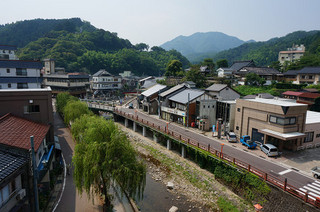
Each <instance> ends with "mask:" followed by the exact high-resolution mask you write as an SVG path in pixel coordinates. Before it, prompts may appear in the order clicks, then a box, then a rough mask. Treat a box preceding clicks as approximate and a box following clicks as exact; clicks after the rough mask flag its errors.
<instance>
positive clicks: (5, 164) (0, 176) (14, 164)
mask: <svg viewBox="0 0 320 212" xmlns="http://www.w3.org/2000/svg"><path fill="white" fill-rule="evenodd" d="M26 162H27V158H25V157H23V156H20V155H15V154H13V153H9V152H4V151H0V182H1V181H2V180H4V179H5V178H6V177H8V176H10V175H11V174H12V173H14V172H15V171H16V170H18V169H19V168H20V167H22V166H23V165H24V164H25V163H26Z"/></svg>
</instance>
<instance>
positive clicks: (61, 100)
mask: <svg viewBox="0 0 320 212" xmlns="http://www.w3.org/2000/svg"><path fill="white" fill-rule="evenodd" d="M71 100H74V101H79V99H77V98H76V97H74V96H71V95H70V94H69V93H68V92H63V93H59V94H58V95H57V98H56V108H57V111H58V112H59V113H60V114H63V111H64V107H65V106H66V105H67V103H68V102H69V101H71Z"/></svg>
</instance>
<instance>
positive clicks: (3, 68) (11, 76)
mask: <svg viewBox="0 0 320 212" xmlns="http://www.w3.org/2000/svg"><path fill="white" fill-rule="evenodd" d="M41 69H42V63H41V62H40V61H26V60H0V76H1V78H0V89H27V88H31V89H32V88H41V82H42V79H41V77H40V70H41Z"/></svg>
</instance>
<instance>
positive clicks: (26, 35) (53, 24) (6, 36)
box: [0, 18, 96, 47]
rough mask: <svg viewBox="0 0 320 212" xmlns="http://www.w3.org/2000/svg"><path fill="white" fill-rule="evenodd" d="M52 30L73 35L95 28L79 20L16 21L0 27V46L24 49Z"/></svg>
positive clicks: (91, 30)
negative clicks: (63, 31) (13, 46)
mask: <svg viewBox="0 0 320 212" xmlns="http://www.w3.org/2000/svg"><path fill="white" fill-rule="evenodd" d="M52 30H54V31H61V30H65V31H68V32H72V33H75V32H80V31H88V32H93V31H95V30H96V28H95V27H94V26H92V25H91V24H90V23H89V22H86V21H82V20H81V19H80V18H70V19H34V20H25V21H18V22H16V23H11V24H5V25H0V44H6V45H15V46H18V47H24V46H25V45H27V44H28V43H29V42H31V41H35V40H37V39H39V38H41V37H43V36H45V35H46V34H47V33H49V32H50V31H52Z"/></svg>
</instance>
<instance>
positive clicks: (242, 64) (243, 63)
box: [229, 60, 255, 71]
mask: <svg viewBox="0 0 320 212" xmlns="http://www.w3.org/2000/svg"><path fill="white" fill-rule="evenodd" d="M246 66H255V64H254V62H253V60H244V61H234V62H233V64H232V65H231V66H230V67H229V68H230V69H232V70H233V71H239V70H240V69H242V68H243V67H246Z"/></svg>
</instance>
